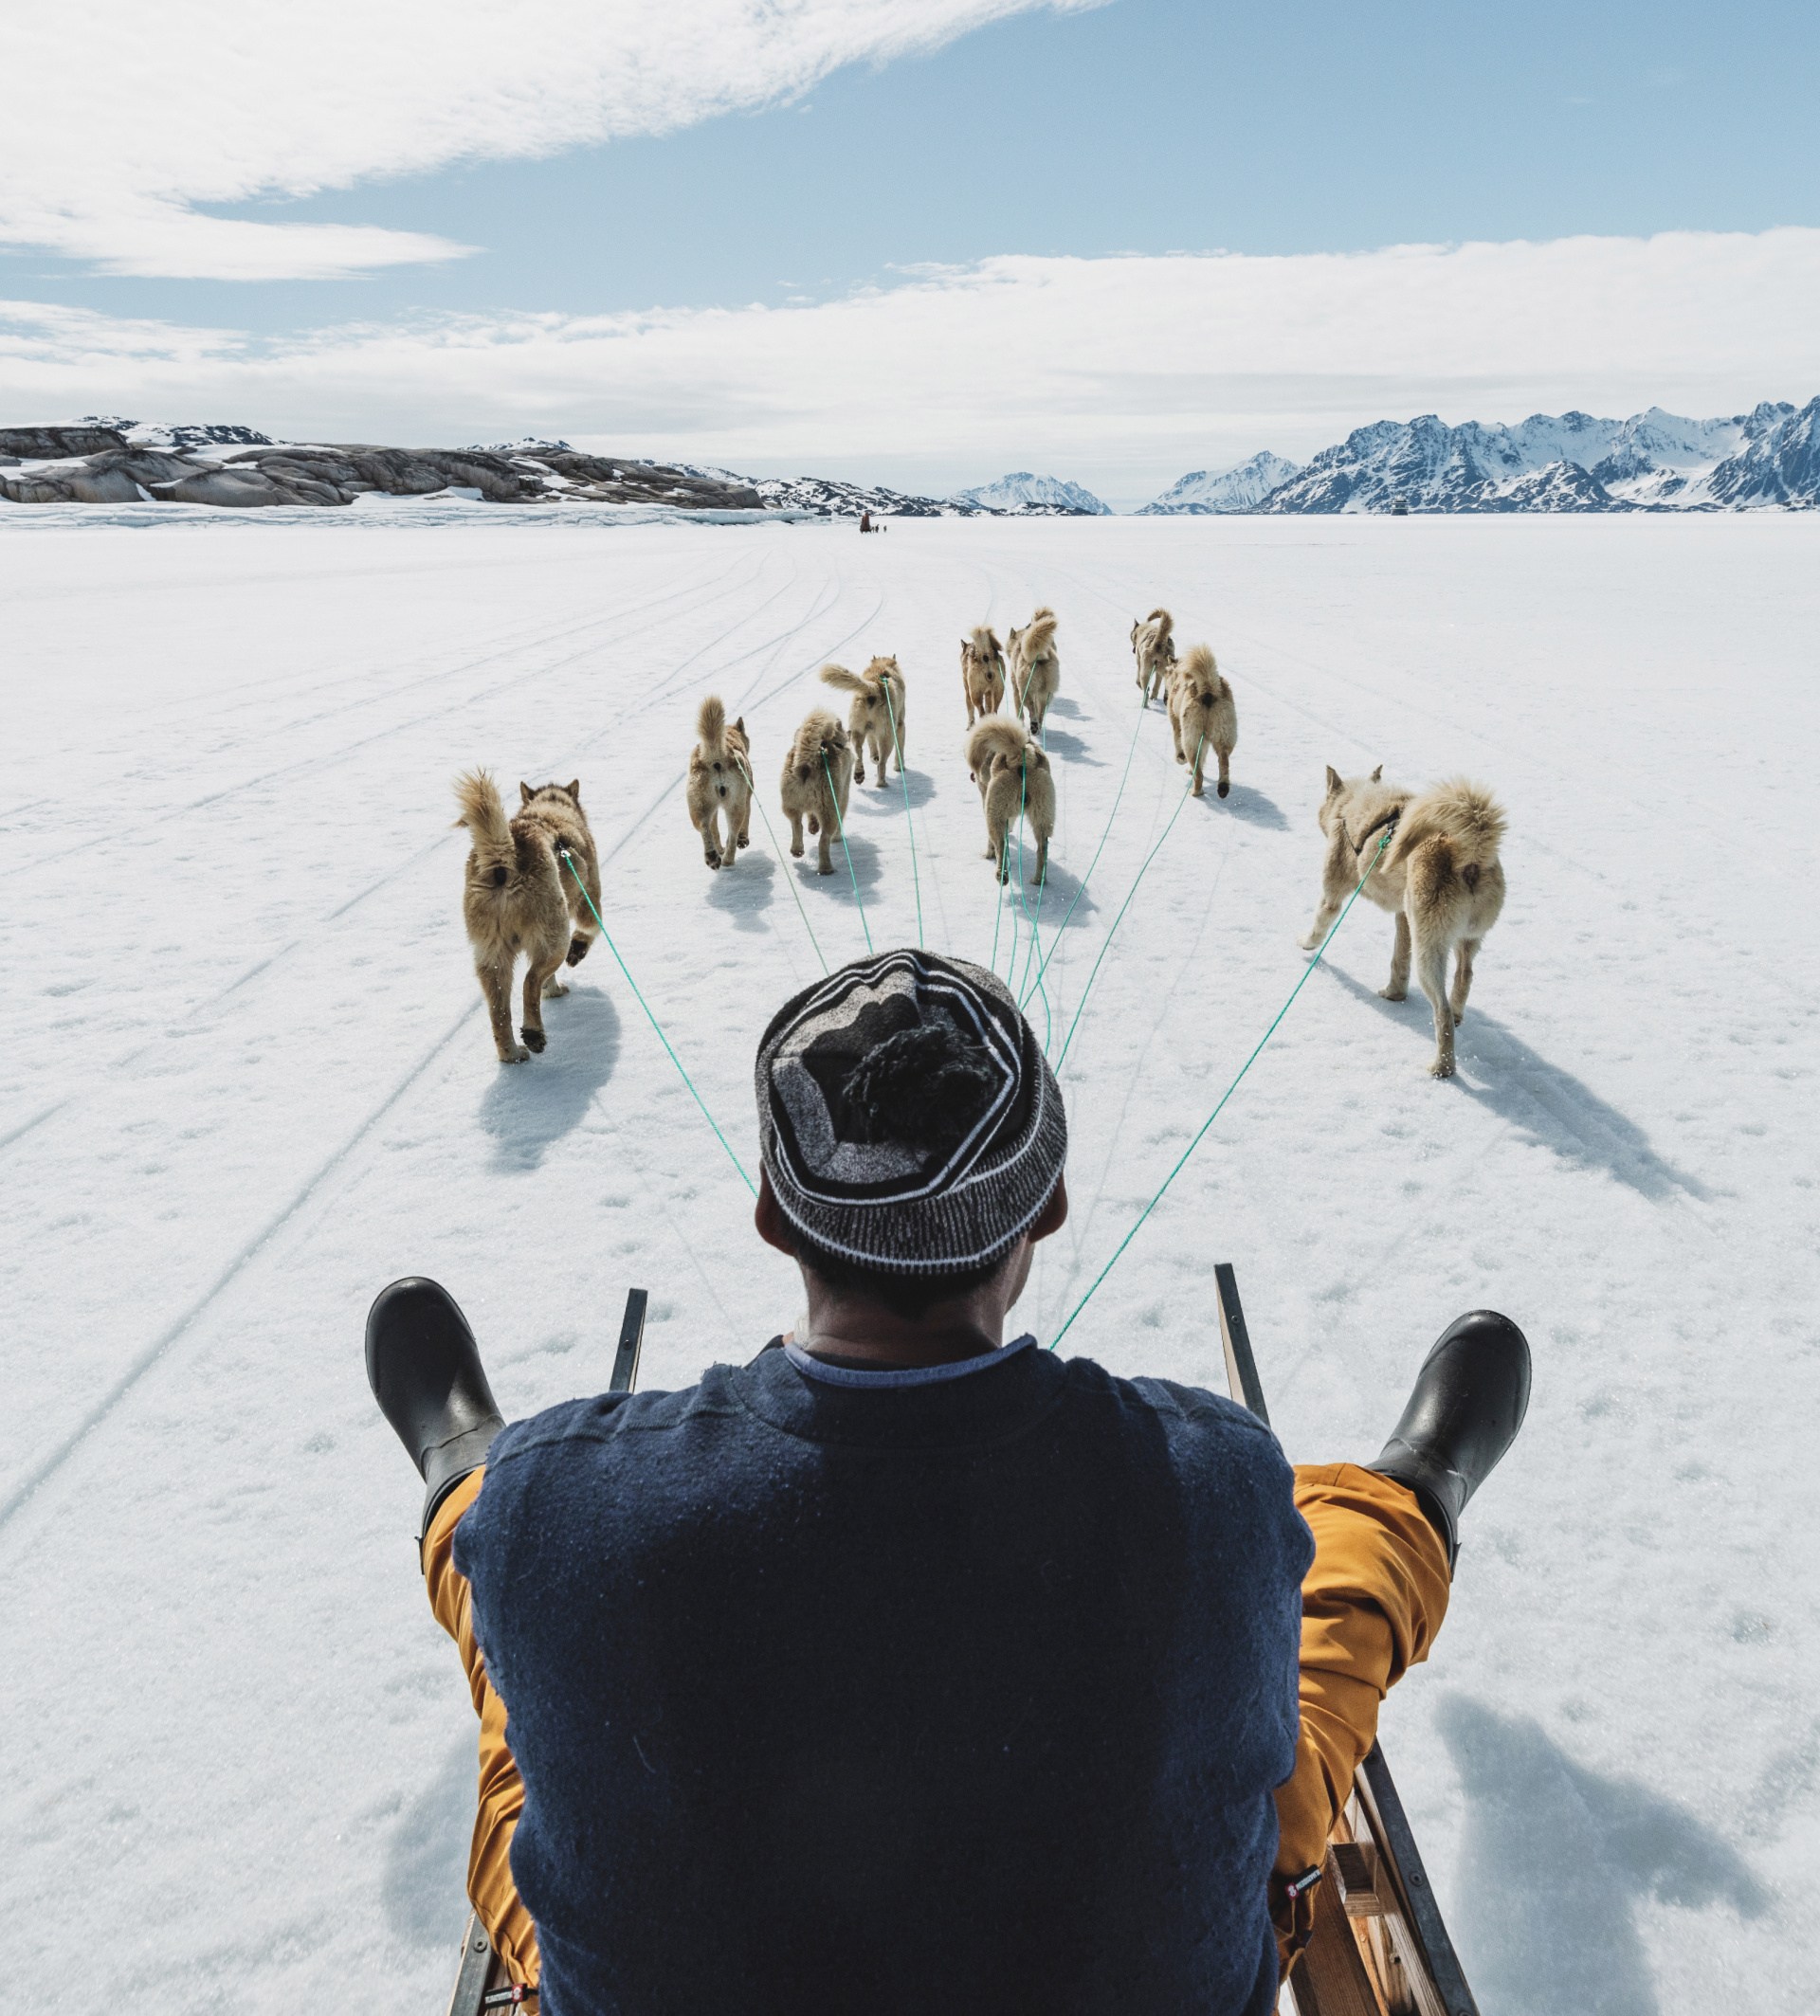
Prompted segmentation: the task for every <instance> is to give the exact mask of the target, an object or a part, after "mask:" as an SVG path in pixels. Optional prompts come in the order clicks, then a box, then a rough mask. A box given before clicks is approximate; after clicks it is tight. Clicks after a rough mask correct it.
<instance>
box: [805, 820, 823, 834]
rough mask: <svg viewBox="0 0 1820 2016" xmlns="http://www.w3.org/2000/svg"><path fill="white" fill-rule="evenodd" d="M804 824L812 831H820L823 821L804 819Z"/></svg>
mask: <svg viewBox="0 0 1820 2016" xmlns="http://www.w3.org/2000/svg"><path fill="white" fill-rule="evenodd" d="M803 824H804V825H805V826H807V827H808V828H809V830H810V832H811V833H819V832H820V831H821V830H822V823H821V821H820V820H819V819H815V818H809V819H805V820H804V821H803Z"/></svg>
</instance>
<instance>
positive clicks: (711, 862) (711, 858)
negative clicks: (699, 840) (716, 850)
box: [702, 854, 720, 868]
mask: <svg viewBox="0 0 1820 2016" xmlns="http://www.w3.org/2000/svg"><path fill="white" fill-rule="evenodd" d="M702 858H703V859H704V860H705V861H706V862H707V864H708V866H709V867H710V868H718V867H719V865H720V857H719V855H718V854H708V855H704V856H703V857H702Z"/></svg>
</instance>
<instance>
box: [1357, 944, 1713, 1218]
mask: <svg viewBox="0 0 1820 2016" xmlns="http://www.w3.org/2000/svg"><path fill="white" fill-rule="evenodd" d="M1384 957H1385V963H1386V967H1387V969H1388V966H1389V960H1390V948H1389V946H1388V945H1387V946H1386V947H1385V948H1384ZM1321 963H1322V966H1323V968H1324V970H1325V971H1326V972H1329V973H1331V974H1332V975H1333V977H1334V978H1335V979H1336V980H1337V981H1338V983H1339V985H1340V986H1341V987H1343V988H1344V989H1345V990H1347V992H1348V993H1350V994H1352V995H1353V996H1354V997H1355V999H1356V1000H1359V1001H1362V1002H1364V1003H1365V1004H1366V1005H1367V1006H1368V1007H1370V1008H1375V1009H1376V1010H1377V1011H1378V1013H1380V1014H1382V1015H1386V1016H1388V1017H1390V1018H1391V1019H1392V1021H1394V1022H1398V1023H1407V1024H1410V1025H1411V1026H1414V1027H1418V1028H1419V1029H1420V1030H1421V1032H1422V1036H1423V1040H1424V1041H1425V1042H1428V1041H1431V1040H1432V1037H1433V1031H1434V1014H1433V1010H1432V1009H1431V1008H1429V1000H1428V996H1427V995H1426V994H1424V993H1423V991H1422V990H1421V989H1420V988H1419V987H1417V986H1416V985H1415V982H1414V981H1413V980H1411V981H1410V997H1409V999H1408V1000H1407V1001H1384V1000H1381V999H1380V998H1379V997H1378V995H1377V994H1376V993H1375V992H1374V990H1372V989H1371V988H1369V987H1367V986H1366V985H1365V984H1364V982H1363V981H1360V980H1355V979H1354V978H1353V976H1352V974H1351V973H1349V972H1346V971H1345V970H1344V968H1342V967H1338V966H1336V965H1335V964H1334V963H1333V961H1332V960H1331V959H1327V960H1323V961H1322V962H1321ZM1448 972H1449V974H1451V972H1452V967H1451V964H1449V967H1448ZM1454 1049H1455V1054H1456V1056H1457V1058H1458V1060H1459V1062H1460V1063H1461V1064H1462V1065H1465V1066H1467V1067H1470V1068H1472V1069H1474V1070H1476V1071H1477V1072H1478V1073H1479V1074H1480V1075H1481V1081H1480V1082H1478V1083H1476V1084H1475V1083H1473V1082H1471V1081H1468V1080H1466V1079H1465V1078H1456V1079H1454V1080H1453V1081H1452V1082H1453V1083H1454V1084H1455V1085H1456V1086H1457V1087H1458V1088H1459V1090H1460V1091H1461V1092H1462V1093H1463V1094H1464V1095H1465V1097H1466V1098H1467V1099H1474V1100H1476V1101H1477V1102H1478V1103H1479V1104H1480V1105H1482V1106H1483V1107H1485V1108H1486V1109H1487V1110H1488V1111H1490V1112H1492V1113H1495V1114H1497V1115H1498V1116H1499V1117H1501V1119H1505V1120H1508V1121H1509V1122H1510V1124H1511V1125H1512V1126H1513V1127H1515V1128H1516V1129H1517V1131H1518V1132H1519V1133H1520V1135H1522V1136H1523V1137H1524V1139H1525V1140H1530V1141H1534V1142H1535V1143H1536V1144H1537V1145H1538V1147H1541V1148H1546V1149H1549V1150H1550V1151H1551V1152H1552V1153H1555V1154H1556V1155H1558V1156H1560V1158H1561V1159H1562V1161H1564V1162H1572V1163H1575V1164H1577V1165H1578V1166H1580V1167H1581V1168H1592V1169H1603V1170H1605V1171H1607V1172H1608V1173H1609V1174H1611V1175H1612V1176H1615V1177H1616V1178H1617V1180H1618V1181H1619V1182H1620V1183H1623V1184H1626V1185H1628V1186H1629V1189H1631V1190H1635V1191H1636V1192H1637V1194H1638V1195H1639V1196H1641V1197H1647V1198H1648V1199H1649V1201H1650V1202H1651V1203H1652V1204H1661V1203H1664V1202H1665V1201H1666V1200H1667V1199H1669V1198H1670V1197H1673V1196H1674V1195H1675V1194H1676V1193H1677V1192H1679V1193H1680V1194H1681V1195H1683V1196H1687V1197H1693V1198H1699V1199H1704V1198H1706V1197H1708V1196H1709V1195H1710V1194H1711V1192H1710V1191H1709V1190H1707V1188H1706V1186H1705V1185H1704V1184H1703V1183H1702V1182H1701V1181H1700V1179H1699V1178H1698V1177H1697V1176H1691V1175H1689V1174H1688V1173H1687V1172H1686V1171H1684V1170H1682V1169H1677V1168H1676V1167H1675V1165H1674V1164H1673V1163H1672V1162H1670V1161H1668V1160H1666V1159H1665V1157H1664V1156H1662V1155H1659V1154H1658V1153H1656V1152H1655V1150H1654V1149H1653V1148H1651V1147H1650V1145H1649V1136H1648V1135H1647V1134H1645V1133H1644V1131H1643V1129H1642V1128H1641V1127H1639V1126H1638V1125H1637V1123H1636V1122H1635V1121H1634V1120H1632V1119H1630V1118H1629V1117H1626V1116H1625V1115H1624V1114H1622V1113H1620V1112H1619V1111H1618V1109H1617V1108H1616V1107H1615V1106H1611V1105H1608V1104H1607V1103H1606V1101H1605V1100H1604V1099H1601V1098H1600V1097H1599V1096H1598V1094H1597V1093H1596V1092H1594V1091H1593V1090H1592V1087H1591V1086H1590V1085H1587V1084H1584V1083H1582V1082H1581V1081H1580V1080H1579V1079H1577V1078H1575V1077H1574V1075H1573V1073H1572V1072H1571V1071H1564V1070H1562V1068H1561V1067H1560V1065H1558V1064H1552V1063H1550V1062H1548V1060H1547V1059H1546V1058H1545V1057H1542V1056H1540V1055H1538V1053H1537V1052H1536V1051H1535V1050H1533V1049H1531V1048H1530V1046H1529V1044H1526V1043H1525V1042H1524V1041H1523V1040H1522V1038H1521V1037H1520V1036H1517V1035H1513V1034H1512V1032H1511V1031H1510V1030H1509V1029H1508V1028H1507V1027H1505V1026H1504V1025H1503V1024H1502V1023H1501V1022H1499V1021H1498V1020H1497V1019H1496V1018H1495V1017H1493V1016H1490V1015H1487V1014H1486V1013H1485V1012H1484V1010H1483V1008H1480V1006H1479V1004H1478V1001H1477V1000H1476V999H1474V1000H1470V1001H1468V1002H1467V1004H1466V1013H1465V1020H1464V1021H1463V1022H1462V1023H1461V1025H1460V1029H1459V1033H1458V1035H1457V1036H1456V1037H1455V1039H1454Z"/></svg>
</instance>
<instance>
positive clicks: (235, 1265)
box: [0, 1000, 482, 1533]
mask: <svg viewBox="0 0 1820 2016" xmlns="http://www.w3.org/2000/svg"><path fill="white" fill-rule="evenodd" d="M481 1006H482V1004H481V1003H480V1002H479V1001H478V1000H477V1001H475V1002H473V1003H472V1004H471V1005H470V1006H469V1007H467V1008H464V1009H463V1010H462V1012H461V1014H459V1015H458V1016H457V1017H456V1018H455V1020H454V1021H453V1022H452V1023H451V1024H450V1025H449V1026H448V1027H447V1028H446V1030H445V1031H444V1032H443V1034H442V1035H441V1036H439V1037H438V1038H437V1039H436V1041H435V1042H434V1043H432V1044H430V1046H429V1047H428V1049H427V1050H426V1051H424V1053H423V1054H422V1055H421V1056H420V1057H419V1058H418V1060H417V1062H415V1063H414V1064H412V1065H411V1067H410V1070H409V1071H407V1072H406V1073H405V1075H404V1076H403V1077H402V1078H401V1079H399V1080H398V1081H397V1082H396V1083H395V1084H394V1085H393V1086H392V1088H391V1091H390V1092H388V1093H387V1094H386V1096H385V1098H384V1099H381V1100H380V1101H379V1103H378V1104H377V1105H376V1106H375V1107H373V1110H372V1112H371V1113H369V1114H368V1115H367V1117H366V1118H365V1119H363V1120H361V1121H360V1122H359V1123H358V1125H356V1126H355V1129H354V1131H353V1132H352V1133H351V1134H349V1135H347V1137H346V1138H345V1139H344V1140H343V1141H342V1142H341V1144H340V1146H339V1147H337V1149H336V1150H335V1151H334V1152H333V1153H331V1154H330V1155H329V1156H328V1157H327V1159H326V1160H325V1161H323V1162H322V1163H320V1164H319V1166H318V1168H317V1170H316V1171H315V1173H314V1174H312V1175H311V1176H310V1177H309V1178H308V1179H307V1180H306V1181H305V1182H304V1184H303V1186H302V1187H301V1189H300V1190H297V1191H296V1192H295V1193H294V1194H293V1195H292V1196H291V1198H290V1200H289V1201H288V1202H287V1203H286V1204H284V1205H283V1206H282V1207H281V1208H280V1209H279V1210H278V1212H277V1213H276V1214H275V1215H274V1216H273V1217H272V1218H270V1219H268V1220H267V1221H266V1223H265V1225H264V1226H263V1227H262V1228H261V1229H260V1230H259V1231H257V1232H255V1233H254V1234H253V1236H252V1238H250V1239H249V1240H247V1241H246V1244H243V1245H242V1246H241V1248H240V1250H239V1251H238V1252H237V1253H235V1254H234V1256H233V1257H232V1259H230V1260H229V1261H228V1264H227V1265H226V1266H225V1267H223V1268H222V1270H221V1272H220V1273H219V1274H217V1275H216V1277H215V1279H214V1280H213V1281H212V1282H211V1283H210V1285H209V1287H207V1288H206V1289H204V1291H203V1292H202V1294H201V1295H199V1296H198V1297H197V1298H196V1299H195V1300H194V1301H192V1302H191V1304H190V1305H189V1307H188V1308H187V1309H185V1310H184V1312H183V1314H182V1315H181V1316H179V1317H177V1318H176V1320H175V1321H174V1322H173V1323H171V1324H170V1325H168V1326H167V1327H166V1328H165V1329H164V1330H162V1331H160V1332H159V1334H158V1335H157V1336H155V1338H154V1339H153V1340H152V1342H151V1343H150V1344H148V1345H147V1346H146V1347H145V1349H144V1350H143V1351H141V1352H140V1353H139V1354H138V1356H137V1357H136V1358H135V1359H134V1360H133V1361H132V1363H131V1364H130V1365H128V1367H127V1368H126V1370H125V1371H123V1372H121V1373H120V1374H119V1375H118V1377H117V1378H116V1379H115V1381H114V1383H113V1384H112V1385H111V1386H110V1387H109V1388H108V1389H107V1390H106V1392H104V1393H103V1394H102V1395H101V1397H100V1399H99V1400H98V1401H97V1402H96V1403H95V1405H94V1406H93V1407H92V1408H89V1410H88V1412H87V1413H86V1414H84V1415H83V1416H82V1420H81V1421H79V1422H78V1423H77V1424H76V1426H74V1427H73V1428H71V1429H70V1430H69V1432H68V1433H67V1434H65V1435H64V1437H63V1438H62V1440H61V1441H59V1442H58V1443H56V1444H54V1446H53V1447H52V1448H51V1450H50V1452H49V1453H48V1454H47V1455H45V1456H44V1457H43V1458H41V1459H40V1460H39V1461H38V1462H36V1463H34V1464H33V1465H32V1467H31V1468H30V1469H29V1470H27V1472H26V1474H25V1476H24V1477H23V1478H21V1479H20V1480H19V1481H18V1483H16V1484H15V1485H13V1487H12V1488H11V1489H10V1490H9V1492H8V1493H7V1495H6V1497H5V1498H0V1533H4V1532H5V1531H6V1529H7V1528H8V1527H9V1526H10V1525H11V1523H12V1521H13V1520H14V1518H16V1517H18V1515H19V1514H20V1513H21V1512H23V1511H24V1510H25V1508H26V1507H27V1505H28V1504H29V1503H30V1501H31V1499H32V1498H33V1497H34V1496H35V1495H36V1494H37V1492H38V1491H39V1490H40V1489H41V1488H42V1487H43V1486H44V1485H45V1483H47V1482H48V1481H49V1480H50V1479H51V1478H53V1477H55V1476H56V1474H57V1473H58V1471H60V1470H61V1469H62V1468H63V1466H64V1463H66V1462H68V1461H69V1459H70V1458H71V1457H72V1456H74V1455H75V1454H76V1452H77V1451H78V1450H79V1449H80V1448H81V1447H82V1444H84V1443H85V1442H86V1441H87V1440H88V1438H89V1437H90V1436H91V1435H92V1434H93V1433H94V1432H95V1430H96V1429H97V1428H99V1427H100V1426H101V1425H102V1424H103V1423H104V1422H105V1421H106V1420H107V1419H108V1417H109V1416H110V1415H111V1414H112V1413H113V1412H114V1410H115V1409H116V1408H118V1406H119V1405H120V1403H121V1401H123V1400H124V1399H125V1398H126V1397H127V1395H128V1394H129V1393H131V1392H132V1390H133V1389H134V1388H135V1387H137V1385H138V1383H139V1381H140V1380H141V1379H143V1378H144V1377H145V1375H146V1374H147V1373H148V1372H149V1371H152V1370H153V1368H154V1367H155V1365H157V1364H158V1363H159V1361H160V1360H161V1359H162V1358H163V1357H164V1356H165V1354H166V1353H168V1352H169V1351H170V1350H171V1348H172V1346H173V1345H174V1344H175V1343H177V1342H178V1340H179V1339H180V1338H182V1337H183V1336H184V1335H186V1334H187V1333H188V1332H189V1331H190V1330H191V1328H192V1327H193V1326H194V1324H195V1323H196V1321H197V1319H198V1318H199V1317H202V1316H203V1315H204V1314H205V1313H206V1312H207V1311H208V1310H209V1307H210V1306H211V1305H212V1304H213V1303H214V1302H215V1301H216V1300H218V1299H219V1298H220V1297H221V1296H222V1295H223V1294H224V1293H226V1291H227V1290H228V1288H230V1287H232V1285H233V1284H234V1282H235V1281H236V1280H239V1279H240V1277H241V1275H242V1274H244V1273H245V1272H246V1268H247V1266H248V1265H249V1264H250V1263H251V1262H253V1261H254V1260H256V1259H257V1258H258V1257H259V1255H260V1254H261V1253H262V1252H264V1249H265V1247H266V1246H268V1245H269V1244H271V1242H272V1240H273V1239H274V1238H276V1237H277V1235H278V1234H279V1233H280V1232H282V1230H283V1229H284V1227H285V1226H287V1225H288V1224H289V1223H290V1221H291V1220H292V1219H293V1218H295V1217H296V1216H297V1214H298V1212H299V1211H300V1210H301V1209H302V1208H303V1207H304V1206H305V1205H306V1204H308V1202H309V1201H310V1199H311V1198H312V1197H313V1196H315V1194H316V1192H317V1191H318V1190H319V1189H320V1188H321V1187H322V1185H323V1183H324V1182H326V1181H327V1179H328V1178H329V1177H330V1176H331V1175H333V1174H334V1172H335V1171H336V1170H337V1169H338V1168H339V1167H340V1166H341V1164H342V1163H343V1162H345V1161H346V1160H347V1158H348V1156H349V1155H350V1154H352V1153H353V1152H354V1151H355V1148H357V1147H358V1146H359V1145H360V1143H361V1142H362V1141H363V1140H364V1139H365V1138H366V1137H367V1135H369V1134H370V1133H372V1131H373V1128H374V1127H376V1126H377V1125H378V1124H379V1122H380V1121H381V1120H382V1119H384V1118H385V1117H386V1115H387V1114H388V1113H390V1112H391V1109H392V1108H393V1107H394V1106H395V1105H397V1103H398V1101H399V1100H400V1099H403V1098H404V1096H405V1094H406V1093H407V1092H409V1091H410V1088H411V1087H412V1086H413V1085H414V1084H415V1083H416V1082H417V1081H418V1080H419V1079H420V1078H422V1077H423V1075H424V1073H425V1072H426V1071H428V1069H429V1067H430V1065H431V1064H432V1063H434V1062H435V1061H436V1060H437V1058H438V1057H440V1056H441V1055H442V1053H443V1052H444V1051H445V1050H446V1049H447V1048H448V1046H449V1044H451V1043H453V1042H454V1040H455V1038H456V1037H457V1036H458V1035H460V1033H461V1031H462V1029H463V1028H464V1026H466V1025H467V1024H468V1023H469V1022H471V1021H472V1020H473V1019H474V1017H475V1015H476V1014H477V1013H478V1012H479V1011H480V1009H481Z"/></svg>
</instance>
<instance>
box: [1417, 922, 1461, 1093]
mask: <svg viewBox="0 0 1820 2016" xmlns="http://www.w3.org/2000/svg"><path fill="white" fill-rule="evenodd" d="M1415 977H1416V979H1417V980H1418V981H1419V982H1420V983H1421V988H1422V991H1423V992H1424V993H1425V994H1426V995H1427V996H1428V997H1429V1007H1430V1008H1432V1009H1433V1010H1434V1062H1432V1063H1431V1064H1430V1065H1429V1077H1430V1078H1451V1077H1452V1076H1453V1010H1452V1008H1449V1007H1448V1006H1447V939H1446V938H1429V939H1424V940H1423V941H1421V942H1420V943H1418V944H1417V946H1416V948H1415Z"/></svg>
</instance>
